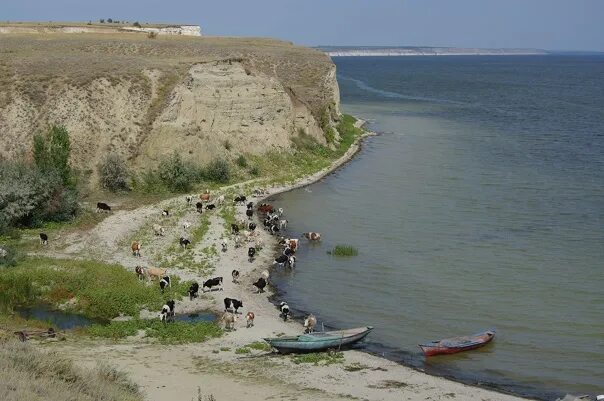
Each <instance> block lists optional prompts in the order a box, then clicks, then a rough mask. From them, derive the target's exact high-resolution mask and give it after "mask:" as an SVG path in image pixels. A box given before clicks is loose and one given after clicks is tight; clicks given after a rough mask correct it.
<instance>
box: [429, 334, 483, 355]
mask: <svg viewBox="0 0 604 401" xmlns="http://www.w3.org/2000/svg"><path fill="white" fill-rule="evenodd" d="M493 338H495V330H487V331H484V332H481V333H477V334H474V335H471V336H466V337H452V338H446V339H443V340H438V341H432V342H430V343H426V344H419V347H420V348H421V349H422V351H423V352H424V355H425V356H427V357H428V356H434V355H447V354H456V353H458V352H464V351H470V350H473V349H476V348H480V347H483V346H485V345H487V344H488V343H490V342H491V341H492V340H493Z"/></svg>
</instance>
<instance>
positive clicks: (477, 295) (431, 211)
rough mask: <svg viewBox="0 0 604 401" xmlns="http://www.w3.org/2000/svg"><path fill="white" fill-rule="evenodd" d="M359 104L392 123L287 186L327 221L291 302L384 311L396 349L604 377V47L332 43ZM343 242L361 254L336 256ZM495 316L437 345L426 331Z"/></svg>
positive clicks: (299, 223) (298, 210) (312, 217)
mask: <svg viewBox="0 0 604 401" xmlns="http://www.w3.org/2000/svg"><path fill="white" fill-rule="evenodd" d="M335 62H336V64H337V67H338V80H339V83H340V89H341V92H342V99H343V104H344V105H343V109H344V111H345V112H348V113H351V114H355V115H359V116H361V117H363V118H365V119H368V120H369V121H370V128H372V129H373V130H375V131H378V132H381V133H382V134H381V135H380V136H378V137H374V138H371V139H370V140H368V141H367V142H366V143H365V145H364V148H363V150H362V151H361V153H360V155H359V156H358V157H357V158H356V159H355V160H354V161H353V162H351V163H350V164H348V165H347V166H346V167H344V168H343V169H340V170H338V171H337V172H336V173H335V174H333V175H331V176H329V177H327V178H326V179H324V180H322V181H321V182H319V183H317V184H314V185H312V186H310V187H308V188H307V189H301V190H297V191H294V192H290V193H287V194H283V195H280V196H278V197H277V198H276V199H275V200H274V202H275V203H277V204H279V205H280V206H283V207H285V209H286V213H287V218H288V219H289V221H290V227H289V228H290V234H291V235H292V236H294V235H295V236H299V234H300V233H301V232H304V231H319V232H321V233H322V234H323V238H324V240H323V242H322V243H321V244H318V245H307V244H306V243H305V242H304V243H303V246H302V248H301V250H300V252H299V258H298V265H297V267H296V270H295V272H294V273H293V274H290V273H277V274H276V277H275V278H276V281H277V285H278V286H279V287H280V288H281V289H282V290H283V291H284V295H283V297H284V298H286V299H287V300H288V302H289V303H290V306H295V307H296V308H298V309H301V310H307V311H314V312H315V313H317V314H318V315H319V316H320V320H321V321H324V322H326V324H329V325H332V326H337V327H348V326H357V325H365V324H370V325H373V326H375V327H376V330H375V332H374V333H373V334H372V335H371V339H372V341H374V342H377V343H379V344H381V345H383V346H386V347H389V348H388V349H389V351H388V352H389V354H391V356H394V355H396V357H397V358H401V359H402V360H404V361H405V362H407V363H410V364H412V365H414V366H418V367H421V368H425V369H427V370H430V371H433V372H437V373H442V374H450V375H454V376H456V377H458V378H462V379H471V380H474V381H477V380H478V381H482V382H486V383H495V384H497V385H499V386H502V387H503V388H505V389H508V390H512V391H515V392H519V393H522V394H531V395H538V396H541V397H551V396H552V394H558V393H563V392H582V393H598V394H601V393H604V190H603V188H604V57H556V56H548V57H435V58H422V57H409V58H405V57H402V58H336V59H335ZM338 243H347V244H352V245H355V246H357V247H358V248H359V250H360V254H359V256H357V257H354V258H349V259H338V258H333V257H331V256H329V255H327V254H326V251H327V250H329V249H330V248H332V247H333V246H334V245H335V244H338ZM492 327H494V328H496V329H497V332H498V336H497V337H496V339H495V341H494V343H493V344H491V345H489V346H487V347H485V348H483V349H481V350H478V351H474V352H469V353H465V354H458V355H455V356H448V357H437V358H433V359H430V361H429V362H425V361H424V359H423V357H422V356H421V354H420V350H419V348H418V347H417V344H418V343H419V342H422V341H425V340H431V339H438V338H442V337H446V336H450V335H463V334H470V333H474V332H477V331H480V330H483V329H486V328H492Z"/></svg>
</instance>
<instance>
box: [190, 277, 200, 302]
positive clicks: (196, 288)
mask: <svg viewBox="0 0 604 401" xmlns="http://www.w3.org/2000/svg"><path fill="white" fill-rule="evenodd" d="M198 292H199V284H197V282H194V283H192V284H191V285H190V286H189V300H191V301H192V300H193V298H197V293H198Z"/></svg>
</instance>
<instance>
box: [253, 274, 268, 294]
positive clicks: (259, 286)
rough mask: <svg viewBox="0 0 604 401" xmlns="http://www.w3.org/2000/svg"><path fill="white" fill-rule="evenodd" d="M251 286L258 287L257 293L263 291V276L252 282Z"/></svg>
mask: <svg viewBox="0 0 604 401" xmlns="http://www.w3.org/2000/svg"><path fill="white" fill-rule="evenodd" d="M253 286H254V287H256V288H258V293H261V292H264V287H266V280H265V279H264V277H260V278H259V279H258V281H256V282H255V283H253Z"/></svg>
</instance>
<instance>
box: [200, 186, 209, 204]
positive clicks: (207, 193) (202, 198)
mask: <svg viewBox="0 0 604 401" xmlns="http://www.w3.org/2000/svg"><path fill="white" fill-rule="evenodd" d="M199 199H201V200H202V201H204V202H207V201H209V200H210V191H209V190H207V189H206V191H205V192H204V193H203V194H201V195H199Z"/></svg>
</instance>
